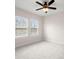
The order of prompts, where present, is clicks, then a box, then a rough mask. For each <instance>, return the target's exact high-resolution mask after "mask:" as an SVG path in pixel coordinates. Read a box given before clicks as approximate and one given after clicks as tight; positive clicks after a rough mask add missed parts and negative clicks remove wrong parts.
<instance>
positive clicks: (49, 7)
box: [48, 7, 56, 10]
mask: <svg viewBox="0 0 79 59" xmlns="http://www.w3.org/2000/svg"><path fill="white" fill-rule="evenodd" d="M48 8H49V9H54V10H56V8H55V7H48Z"/></svg>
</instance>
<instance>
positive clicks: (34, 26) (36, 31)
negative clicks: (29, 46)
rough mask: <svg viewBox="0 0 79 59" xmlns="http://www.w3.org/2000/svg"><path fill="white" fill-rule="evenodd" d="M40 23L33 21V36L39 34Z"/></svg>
mask: <svg viewBox="0 0 79 59" xmlns="http://www.w3.org/2000/svg"><path fill="white" fill-rule="evenodd" d="M38 29H39V22H38V20H31V35H35V34H38Z"/></svg>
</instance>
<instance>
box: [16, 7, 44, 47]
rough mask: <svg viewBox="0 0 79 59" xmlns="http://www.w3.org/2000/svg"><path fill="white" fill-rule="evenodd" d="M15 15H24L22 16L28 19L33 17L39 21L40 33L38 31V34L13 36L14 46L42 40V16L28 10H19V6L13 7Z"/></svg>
mask: <svg viewBox="0 0 79 59" xmlns="http://www.w3.org/2000/svg"><path fill="white" fill-rule="evenodd" d="M15 15H16V16H24V17H26V18H28V19H31V18H34V19H37V20H39V21H40V33H39V36H31V37H16V38H15V46H16V47H20V46H23V45H27V44H31V43H34V42H38V41H41V40H43V35H42V34H43V32H42V30H43V28H42V27H43V26H42V17H40V16H38V15H35V14H33V13H30V12H28V11H24V10H21V9H19V8H15Z"/></svg>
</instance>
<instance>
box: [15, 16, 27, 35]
mask: <svg viewBox="0 0 79 59" xmlns="http://www.w3.org/2000/svg"><path fill="white" fill-rule="evenodd" d="M15 32H16V36H28V19H27V18H25V17H22V16H16V31H15Z"/></svg>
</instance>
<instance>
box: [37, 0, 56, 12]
mask: <svg viewBox="0 0 79 59" xmlns="http://www.w3.org/2000/svg"><path fill="white" fill-rule="evenodd" d="M54 2H55V1H54V0H51V1H50V2H47V1H44V4H42V3H40V2H38V1H36V3H37V4H39V5H41V6H42V8H38V9H36V11H38V10H41V9H42V10H44V12H45V13H47V12H48V9H53V10H56V7H50V5H51V4H53V3H54Z"/></svg>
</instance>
